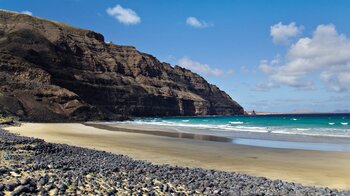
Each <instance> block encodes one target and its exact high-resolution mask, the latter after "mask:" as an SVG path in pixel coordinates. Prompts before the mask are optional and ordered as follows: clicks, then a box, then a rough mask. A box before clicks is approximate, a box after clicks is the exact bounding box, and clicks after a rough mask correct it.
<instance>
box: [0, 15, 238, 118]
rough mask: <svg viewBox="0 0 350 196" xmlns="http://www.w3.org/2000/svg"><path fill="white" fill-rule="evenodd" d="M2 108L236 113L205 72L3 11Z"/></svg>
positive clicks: (32, 113)
mask: <svg viewBox="0 0 350 196" xmlns="http://www.w3.org/2000/svg"><path fill="white" fill-rule="evenodd" d="M0 81H1V83H0V112H2V113H11V114H16V115H18V116H20V117H22V118H23V119H25V120H38V121H51V120H98V119H100V120H107V119H120V118H122V117H128V116H181V115H235V114H243V108H242V107H241V106H240V105H239V104H238V103H236V102H235V101H233V100H232V99H231V98H230V97H229V96H228V95H227V94H226V93H225V92H223V91H221V90H220V89H219V88H217V87H216V86H214V85H211V84H208V83H207V82H206V81H205V80H204V79H203V78H202V77H201V76H199V75H197V74H195V73H192V72H191V71H189V70H186V69H184V68H181V67H179V66H175V67H172V66H170V65H169V64H168V63H162V62H159V61H158V60H157V59H156V58H155V57H153V56H151V55H149V54H145V53H142V52H139V51H137V50H136V49H135V48H134V47H131V46H119V45H115V44H109V43H105V42H104V37H103V36H102V35H101V34H99V33H95V32H93V31H89V30H83V29H78V28H75V27H71V26H69V25H66V24H64V23H59V22H53V21H48V20H44V19H39V18H35V17H31V16H28V15H23V14H17V13H12V12H7V11H0Z"/></svg>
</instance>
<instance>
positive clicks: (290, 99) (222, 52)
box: [0, 0, 350, 112]
mask: <svg viewBox="0 0 350 196" xmlns="http://www.w3.org/2000/svg"><path fill="white" fill-rule="evenodd" d="M118 5H119V6H118ZM0 9H6V10H11V11H17V12H24V11H27V12H26V13H27V14H32V15H33V16H38V17H42V18H47V19H52V20H57V21H61V22H65V23H68V24H71V25H73V26H77V27H81V28H86V29H91V30H94V31H97V32H100V33H102V34H103V35H104V36H105V39H106V41H112V42H113V43H116V44H120V45H133V46H135V47H136V48H137V49H138V50H140V51H143V52H146V53H149V54H152V55H153V56H155V57H157V58H158V59H160V60H161V61H165V62H169V63H171V64H172V65H175V64H180V65H181V66H184V67H187V68H189V69H191V70H193V71H195V72H197V73H199V74H201V75H202V76H204V77H205V78H206V79H207V80H208V81H209V82H210V83H213V84H216V85H217V86H219V87H220V88H221V89H222V90H225V91H226V92H227V93H228V94H229V95H230V96H231V97H232V98H233V99H235V100H237V101H238V102H239V103H240V104H241V105H243V107H244V108H245V109H246V110H252V109H254V110H256V111H273V112H291V111H319V112H331V111H334V110H339V109H343V110H350V93H349V91H350V41H349V40H350V25H349V24H350V12H349V9H350V1H345V0H344V1H337V0H336V1H330V0H318V1H316V0H315V1H312V0H310V1H302V0H290V1H287V0H284V1H281V0H278V1H277V0H269V1H262V0H256V1H253V0H241V1H238V0H236V1H235V0H227V1H225V0H222V1H212V0H201V1H199V0H196V1H194V0H193V1H191V0H177V1H175V0H174V1H164V0H151V1H136V0H134V1H133V0H86V1H83V0H50V1H44V0H41V1H39V0H25V1H24V0H0ZM108 9H109V11H108Z"/></svg>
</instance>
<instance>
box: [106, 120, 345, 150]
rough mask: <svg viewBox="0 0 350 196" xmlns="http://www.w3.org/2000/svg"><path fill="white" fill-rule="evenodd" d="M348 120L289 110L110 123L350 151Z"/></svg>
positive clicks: (261, 143) (276, 145)
mask: <svg viewBox="0 0 350 196" xmlns="http://www.w3.org/2000/svg"><path fill="white" fill-rule="evenodd" d="M349 123H350V114H287V115H257V116H207V117H166V118H135V119H133V120H130V121H124V122H109V123H108V124H115V125H116V126H118V125H119V126H123V127H126V128H129V127H131V128H138V129H145V130H158V131H172V132H179V133H191V134H196V135H213V136H220V137H225V138H229V139H230V140H231V141H232V143H235V144H241V145H250V146H259V147H271V148H288V149H302V150H322V151H346V152H350V124H349ZM197 138H201V137H197Z"/></svg>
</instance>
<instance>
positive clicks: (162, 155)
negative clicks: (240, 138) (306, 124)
mask: <svg viewBox="0 0 350 196" xmlns="http://www.w3.org/2000/svg"><path fill="white" fill-rule="evenodd" d="M6 129H7V130H9V131H11V132H13V133H18V134H20V135H24V136H30V137H36V138H41V139H44V140H45V141H48V142H55V143H64V144H69V145H75V146H81V147H88V148H93V149H98V150H105V151H108V152H113V153H117V154H124V155H128V156H130V157H132V158H135V159H139V160H147V161H151V162H153V163H157V164H170V165H179V166H188V167H201V168H205V169H217V170H223V171H236V172H241V173H246V174H250V175H254V176H264V177H267V178H271V179H281V180H286V181H289V182H296V183H301V184H303V185H312V186H327V187H331V188H337V189H350V178H349V176H350V153H344V152H321V151H306V150H288V149H274V148H259V147H250V146H244V145H236V144H231V143H224V142H213V141H205V140H193V139H182V138H173V137H166V136H155V135H149V134H140V133H132V132H124V131H110V130H106V129H98V128H95V127H91V126H86V125H84V124H80V123H23V124H22V125H21V126H20V127H8V128H6Z"/></svg>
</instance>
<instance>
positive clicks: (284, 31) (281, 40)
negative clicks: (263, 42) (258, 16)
mask: <svg viewBox="0 0 350 196" xmlns="http://www.w3.org/2000/svg"><path fill="white" fill-rule="evenodd" d="M302 29H303V27H301V26H300V27H297V26H296V24H295V22H292V23H290V24H289V25H284V24H282V23H281V22H279V23H277V24H275V25H273V26H271V27H270V35H271V37H272V40H273V42H274V43H276V44H288V43H289V42H290V40H289V39H290V38H291V37H295V36H297V35H299V34H300V33H301V31H302Z"/></svg>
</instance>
